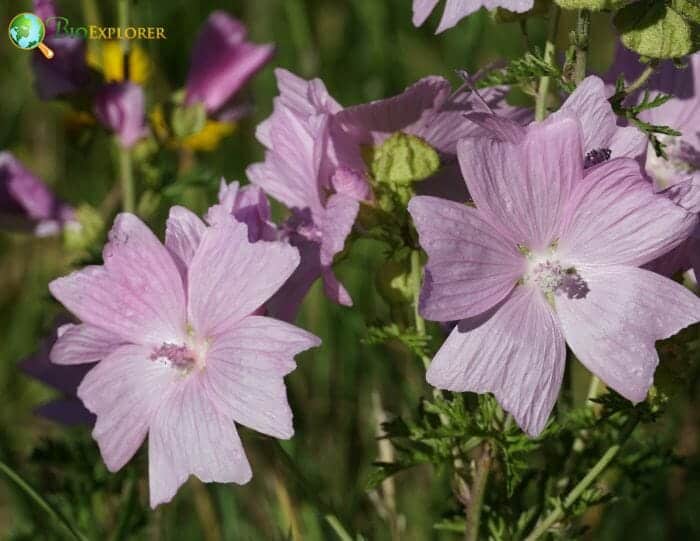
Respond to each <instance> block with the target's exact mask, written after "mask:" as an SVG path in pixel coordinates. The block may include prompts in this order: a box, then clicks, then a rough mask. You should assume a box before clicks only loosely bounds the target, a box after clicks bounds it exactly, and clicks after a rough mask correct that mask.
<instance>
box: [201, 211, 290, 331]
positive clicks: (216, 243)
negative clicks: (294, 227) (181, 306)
mask: <svg viewBox="0 0 700 541" xmlns="http://www.w3.org/2000/svg"><path fill="white" fill-rule="evenodd" d="M297 265H299V252H298V251H297V249H296V248H294V247H292V246H290V245H288V244H286V243H282V242H255V243H250V242H249V241H248V228H247V226H246V225H245V224H242V223H239V222H236V221H234V220H232V221H230V222H229V223H222V224H217V225H215V226H212V227H210V228H209V229H207V230H206V231H205V233H204V234H203V235H202V241H201V243H200V245H199V248H197V252H196V253H195V255H194V258H193V259H192V264H191V265H190V268H189V275H188V284H189V295H188V298H189V299H190V302H189V306H188V308H189V315H190V318H189V321H190V323H191V324H192V325H193V327H194V329H195V331H196V332H197V333H198V334H199V336H202V337H211V336H214V335H216V334H219V333H222V332H224V331H226V330H228V329H230V328H232V327H233V326H234V325H235V324H236V322H237V321H239V320H241V319H242V318H244V317H245V316H247V315H250V314H251V313H253V312H254V311H255V310H257V309H258V308H260V307H261V306H262V305H263V304H264V303H265V301H267V300H268V299H269V298H270V297H271V296H272V295H273V294H274V293H275V291H277V290H278V289H279V288H280V287H281V286H282V284H284V282H285V281H286V280H287V278H289V276H290V275H291V274H292V272H294V269H296V268H297Z"/></svg>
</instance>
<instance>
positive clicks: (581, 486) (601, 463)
mask: <svg viewBox="0 0 700 541" xmlns="http://www.w3.org/2000/svg"><path fill="white" fill-rule="evenodd" d="M638 422H639V418H638V417H636V416H633V417H630V418H629V419H628V420H627V422H626V423H625V425H624V426H623V427H622V430H621V431H620V437H619V439H618V442H617V443H616V444H615V445H613V446H612V447H610V448H609V449H608V450H607V451H606V452H605V454H604V455H603V456H602V457H601V458H600V460H598V462H596V464H595V465H594V466H593V467H592V468H591V469H590V470H589V471H588V473H587V474H586V476H585V477H584V478H583V479H581V481H579V483H578V484H577V485H576V486H575V487H574V488H573V490H572V491H571V492H569V494H568V495H567V496H566V498H565V499H564V501H563V502H562V504H561V505H560V506H558V507H557V508H556V509H555V510H554V511H552V512H551V513H550V514H549V515H547V517H545V518H544V520H542V521H540V523H539V525H538V526H537V527H536V528H535V529H534V530H533V532H532V533H531V534H530V535H529V536H528V537H527V538H526V539H525V541H535V540H536V539H539V538H540V537H542V536H543V535H544V534H545V533H547V531H548V530H549V529H550V528H551V527H552V526H553V525H554V524H556V523H557V522H559V521H560V520H561V519H562V518H563V517H564V512H565V511H566V510H567V509H569V508H570V507H571V506H572V505H573V504H574V503H576V500H578V499H579V498H580V497H581V494H583V493H584V492H585V491H586V489H587V488H588V487H589V486H591V485H592V484H593V482H594V481H595V480H596V479H597V478H598V476H599V475H600V474H601V473H603V472H604V471H605V469H606V468H607V467H608V466H609V465H610V463H611V462H612V461H613V460H614V459H615V457H616V456H617V455H618V453H619V452H620V450H621V449H622V446H623V445H624V444H625V442H626V441H627V439H628V438H629V437H630V435H631V434H632V432H633V431H634V429H635V427H636V426H637V423H638Z"/></svg>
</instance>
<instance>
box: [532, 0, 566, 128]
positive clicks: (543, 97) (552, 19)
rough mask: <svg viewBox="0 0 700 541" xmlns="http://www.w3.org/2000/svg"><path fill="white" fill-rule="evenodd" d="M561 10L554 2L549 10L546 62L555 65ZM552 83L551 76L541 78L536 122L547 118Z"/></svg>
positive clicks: (536, 107) (545, 48)
mask: <svg viewBox="0 0 700 541" xmlns="http://www.w3.org/2000/svg"><path fill="white" fill-rule="evenodd" d="M560 15H561V8H560V7H559V6H558V5H557V4H555V3H554V2H552V7H550V8H549V30H548V31H547V42H546V43H545V46H544V60H545V62H547V63H549V64H552V65H554V61H555V52H556V44H555V41H556V39H557V30H558V29H559V16H560ZM551 83H552V78H551V77H549V76H546V75H545V76H544V77H540V85H539V89H538V91H537V100H536V101H535V120H544V119H545V117H546V116H547V97H548V96H549V88H550V86H551Z"/></svg>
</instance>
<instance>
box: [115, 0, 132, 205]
mask: <svg viewBox="0 0 700 541" xmlns="http://www.w3.org/2000/svg"><path fill="white" fill-rule="evenodd" d="M118 20H119V26H120V27H121V28H126V27H128V26H129V23H130V21H131V3H130V0H119V4H118ZM120 46H121V50H122V56H123V60H122V66H123V70H124V73H123V80H124V81H128V80H129V76H130V74H129V51H130V48H131V45H130V43H129V40H128V39H125V38H122V39H121V41H120ZM117 149H118V150H117V152H118V153H119V182H120V186H121V191H122V209H123V210H124V212H134V208H135V206H136V204H135V197H134V168H133V164H132V159H131V151H130V150H129V149H128V148H124V147H123V146H121V145H120V144H119V142H118V141H117Z"/></svg>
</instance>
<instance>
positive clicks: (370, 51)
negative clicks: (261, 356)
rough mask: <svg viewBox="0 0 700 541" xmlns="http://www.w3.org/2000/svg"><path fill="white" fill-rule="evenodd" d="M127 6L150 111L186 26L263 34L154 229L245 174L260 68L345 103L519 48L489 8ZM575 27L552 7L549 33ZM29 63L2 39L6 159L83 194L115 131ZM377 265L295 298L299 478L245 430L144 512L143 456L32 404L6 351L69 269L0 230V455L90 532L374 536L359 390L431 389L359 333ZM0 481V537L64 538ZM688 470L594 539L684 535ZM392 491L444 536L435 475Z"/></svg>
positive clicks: (385, 1) (620, 511)
mask: <svg viewBox="0 0 700 541" xmlns="http://www.w3.org/2000/svg"><path fill="white" fill-rule="evenodd" d="M98 4H99V5H98ZM134 4H135V5H134V8H133V21H134V23H135V24H137V25H144V26H148V25H151V26H163V27H165V29H166V32H167V36H168V39H167V40H165V41H152V42H147V43H143V44H142V45H143V46H144V47H145V49H146V52H147V54H148V56H149V58H150V59H151V62H152V73H151V77H150V79H149V81H148V83H147V92H148V95H149V101H150V105H151V106H152V105H153V104H154V103H155V102H157V101H159V100H162V99H163V98H164V97H165V96H167V95H168V93H169V92H171V91H172V90H174V89H176V88H178V87H180V86H182V85H183V83H184V81H185V78H186V75H187V70H188V66H189V51H190V49H191V47H192V44H193V42H194V40H195V37H196V35H197V31H198V29H199V27H200V25H201V24H202V23H203V21H204V20H205V19H206V17H207V15H208V14H209V13H210V12H211V11H212V10H214V9H225V10H227V11H229V12H230V13H232V14H233V15H235V16H237V17H239V18H241V19H242V20H243V21H244V22H245V23H246V24H247V25H248V26H249V29H250V34H251V37H252V39H253V40H255V41H258V42H274V43H276V44H277V55H276V57H275V59H274V61H273V62H272V64H271V65H270V66H269V67H267V68H266V69H265V70H263V71H262V72H261V73H260V74H259V75H258V76H257V77H256V78H255V79H254V80H253V82H252V83H251V84H250V85H249V88H248V89H247V91H246V92H248V94H249V95H250V97H251V98H252V99H253V100H254V103H255V105H256V108H255V113H254V115H253V116H252V117H250V118H248V119H245V120H243V121H242V122H241V123H240V124H239V126H238V128H237V131H236V133H235V134H234V135H233V136H231V137H229V138H227V139H225V140H224V141H223V142H222V144H221V145H220V147H219V148H218V150H217V151H215V152H212V153H207V154H200V155H198V156H197V166H196V167H197V168H196V171H197V174H199V175H200V176H202V178H205V179H206V183H205V185H204V186H202V187H200V188H198V189H196V190H186V191H184V192H181V193H179V194H178V195H176V196H174V197H172V198H170V199H166V200H164V201H162V202H161V204H160V211H159V212H156V213H154V214H153V215H152V219H151V224H152V225H153V226H154V228H155V230H156V232H157V233H159V234H161V235H162V231H163V229H162V225H163V216H164V211H165V210H166V209H167V206H168V205H169V204H173V203H184V204H186V205H188V206H190V207H192V208H194V209H195V210H197V211H200V212H201V211H202V210H204V209H205V208H206V206H207V205H208V204H211V203H212V202H213V201H214V197H215V192H216V187H217V185H218V179H219V177H220V176H225V177H226V178H227V179H228V180H234V179H241V180H243V179H244V178H245V175H244V171H245V167H246V166H247V165H248V164H249V163H252V162H254V161H257V160H259V159H260V158H261V156H262V151H261V147H260V145H258V144H257V142H256V141H255V140H254V138H253V132H254V128H255V125H256V124H257V123H258V122H259V121H260V120H261V119H262V118H264V117H266V116H267V115H268V114H269V113H270V111H271V108H272V98H273V97H274V96H275V94H276V92H277V91H276V87H275V83H274V77H273V73H272V68H273V67H274V66H282V67H285V68H288V69H290V70H292V71H294V72H296V73H298V74H300V75H302V76H305V77H313V76H319V77H322V78H323V80H324V81H325V82H326V84H327V86H328V88H329V90H330V92H331V94H332V95H334V96H335V97H336V98H337V99H338V100H339V101H340V102H341V103H342V104H344V105H350V104H355V103H359V102H363V101H367V100H371V99H377V98H381V97H386V96H389V95H392V94H395V93H398V92H400V91H401V90H402V89H403V88H405V86H407V85H408V84H410V83H412V82H414V81H415V80H416V79H418V78H420V77H422V76H425V75H428V74H437V75H443V76H446V77H448V78H450V79H452V80H453V81H455V82H456V78H455V76H454V75H453V73H454V70H455V69H456V68H466V69H467V70H469V71H472V72H473V71H475V70H477V69H478V68H480V67H483V66H485V65H487V64H489V63H490V62H493V61H498V60H503V59H508V58H514V57H517V56H518V55H520V54H522V52H523V51H524V41H523V37H522V34H521V31H520V28H519V26H518V24H516V23H509V24H501V25H497V24H495V23H493V22H492V20H491V19H490V17H489V15H488V14H487V13H485V12H481V13H478V14H476V15H474V16H472V17H470V18H469V19H467V20H465V21H462V23H460V24H459V25H458V26H457V27H456V28H455V29H453V30H451V31H448V32H446V33H444V34H442V35H440V36H434V35H433V34H432V29H434V28H435V27H436V24H437V19H438V16H437V14H434V15H433V16H432V17H431V18H430V20H429V21H428V23H427V24H426V25H425V26H424V27H423V28H421V29H415V28H413V26H412V25H411V22H410V21H411V6H410V4H411V2H410V0H239V1H230V2H213V1H210V0H203V1H199V2H191V1H186V0H173V1H165V0H163V1H157V0H138V1H137V2H135V3H134ZM58 6H59V10H60V12H61V14H62V15H65V16H67V17H68V18H69V19H70V21H71V23H72V24H73V25H76V26H77V25H81V24H86V23H94V22H97V20H96V19H95V17H94V15H95V14H97V15H98V16H99V21H100V22H101V23H102V24H105V25H115V24H116V2H107V1H106V2H99V3H97V2H94V1H90V0H83V1H78V0H63V1H60V0H59V1H58ZM29 10H31V4H30V2H26V1H23V2H15V1H7V0H3V1H0V20H2V21H6V22H9V20H10V18H11V17H12V16H13V15H15V14H16V13H18V12H20V11H29ZM571 23H572V20H571V18H570V17H568V16H567V17H564V20H563V22H562V29H561V32H560V41H561V43H565V40H566V39H567V30H568V29H569V28H570V27H571ZM529 31H530V39H531V41H532V43H534V44H538V43H542V40H543V35H544V23H543V21H532V22H531V23H530V24H529ZM593 32H594V33H593V39H592V44H593V54H592V62H591V65H592V69H593V70H601V69H604V68H605V67H606V65H607V64H609V60H610V57H611V52H612V50H613V47H614V41H613V34H612V32H611V28H610V23H609V20H608V19H607V16H605V15H602V16H600V17H597V18H596V19H595V21H594V26H593ZM29 58H30V54H29V53H25V52H22V51H19V50H17V49H15V48H14V47H12V46H11V44H10V43H9V41H8V40H4V39H2V40H0V66H2V68H1V69H0V99H1V100H0V103H1V104H2V106H1V107H0V148H2V149H7V150H10V151H12V152H13V153H15V155H16V156H17V157H19V158H20V159H21V160H23V161H24V163H25V164H26V166H27V167H28V168H30V169H31V170H32V171H34V172H35V173H37V174H38V175H39V176H40V177H41V178H43V179H45V180H46V182H47V183H48V184H50V185H51V186H52V187H53V188H54V189H55V190H56V192H57V193H59V194H60V195H61V196H63V197H64V198H65V199H66V200H68V201H69V202H71V203H72V204H75V205H77V204H79V203H82V202H87V203H89V204H91V205H93V206H95V207H99V205H100V204H101V202H102V201H103V199H104V198H105V197H106V196H107V195H108V194H109V193H110V190H111V188H112V187H113V186H114V184H115V182H116V168H115V156H114V155H113V151H112V148H113V145H112V143H111V140H110V138H109V137H108V136H107V135H105V134H103V133H100V132H99V130H93V129H87V130H77V131H76V130H75V129H74V128H73V126H72V124H71V122H70V119H71V118H72V115H71V107H70V106H69V105H68V104H66V103H64V102H57V101H54V102H42V101H40V100H39V99H38V98H37V95H36V93H35V91H34V89H33V86H32V77H33V75H32V71H31V69H30V66H29ZM165 166H168V167H170V168H172V171H173V175H174V176H175V178H174V180H175V181H176V182H178V181H179V176H178V175H179V172H178V167H177V164H176V163H169V164H165ZM143 185H144V180H143V179H142V178H141V177H140V176H139V175H138V174H137V186H140V187H141V189H143ZM105 219H106V220H108V221H109V220H111V216H105ZM380 260H381V256H380V249H379V247H377V246H376V245H374V244H372V243H370V242H362V241H361V242H358V243H357V244H356V245H355V246H353V248H352V250H351V253H350V254H349V257H347V258H346V259H345V261H344V262H343V263H341V264H340V265H339V274H340V276H341V278H342V279H343V281H344V282H345V283H347V284H348V287H349V290H350V292H351V294H352V296H353V298H354V299H355V301H356V309H353V310H349V309H346V308H340V307H337V306H335V305H333V304H331V303H329V302H328V301H327V300H326V299H325V298H324V296H323V294H322V292H321V291H320V288H319V287H318V284H317V286H316V287H315V288H314V289H313V291H312V292H311V294H310V295H309V297H308V299H307V301H306V302H305V304H304V307H303V311H302V314H301V316H300V320H299V321H300V324H301V325H302V326H304V327H305V328H308V329H310V330H311V331H313V332H314V333H316V334H318V335H319V336H321V337H322V338H323V346H322V347H321V348H319V349H317V350H315V351H312V352H310V353H307V354H304V355H302V356H301V357H300V359H299V360H300V363H299V368H298V369H297V370H296V371H295V372H293V373H292V374H291V375H290V376H289V377H288V378H287V381H288V385H289V394H290V401H291V403H292V407H293V410H294V412H295V426H296V435H295V437H294V438H293V439H292V440H291V441H289V442H283V443H282V446H283V447H284V449H285V450H286V451H287V452H288V453H289V455H290V456H292V457H293V458H294V461H295V463H296V465H297V468H298V473H299V475H300V476H303V478H304V481H303V482H298V478H299V476H298V475H297V474H295V473H293V472H292V471H291V470H290V468H289V467H288V465H286V464H285V462H284V460H282V459H281V458H280V457H281V456H283V455H282V454H281V453H280V451H279V448H278V447H277V444H276V443H275V442H274V441H273V440H271V439H268V438H263V437H260V436H258V435H256V434H254V433H253V432H252V431H249V430H246V429H241V432H242V436H243V440H244V444H245V447H246V449H247V451H248V455H249V458H250V460H251V462H252V465H253V471H254V477H253V480H252V481H251V482H250V483H249V484H248V485H246V486H243V487H239V486H235V485H215V484H212V485H207V486H204V485H202V484H201V483H199V482H196V481H190V482H189V483H188V484H187V485H185V486H184V487H183V488H182V489H181V490H180V492H179V494H178V496H177V497H176V499H175V500H174V502H173V503H171V504H169V505H166V506H162V507H161V508H159V509H158V510H157V511H155V512H154V513H150V512H146V511H144V507H145V501H146V494H147V484H146V479H145V477H146V476H145V471H146V469H145V450H142V452H141V453H140V454H139V456H138V458H137V459H136V460H135V461H134V462H133V463H132V465H131V466H129V467H128V468H127V470H126V471H125V472H123V473H121V474H119V475H117V476H112V475H109V474H108V473H107V472H106V470H105V469H104V467H103V466H102V465H101V462H100V460H99V456H98V453H97V450H96V446H95V445H94V443H93V442H92V441H91V439H90V436H89V431H88V430H87V429H82V428H73V429H65V428H62V427H59V426H56V425H54V424H51V423H49V422H47V421H45V420H42V419H40V418H38V417H36V416H35V415H34V414H33V409H34V408H35V407H36V406H37V405H39V404H41V403H42V402H44V401H46V400H47V399H48V398H49V397H50V396H51V395H52V391H50V390H49V389H48V388H47V387H45V386H43V385H41V384H39V383H36V382H34V381H32V380H30V379H28V378H27V377H26V376H24V375H23V374H22V373H21V372H20V371H19V370H18V369H17V367H16V364H17V362H18V361H20V360H21V359H23V358H24V357H26V356H27V355H28V354H30V353H32V352H33V351H34V350H36V348H37V346H38V344H39V342H40V340H41V338H42V336H45V335H46V334H47V332H49V330H50V328H51V324H52V321H53V318H54V316H55V315H56V314H57V313H58V307H57V306H56V305H55V304H54V303H53V302H52V301H51V299H50V297H49V296H48V292H47V289H46V285H47V283H48V282H49V281H50V280H51V279H53V278H54V277H56V276H59V275H61V274H65V273H66V272H67V271H68V269H69V264H68V262H67V257H66V254H65V253H64V252H63V248H62V245H61V243H60V241H59V240H58V239H34V238H31V237H29V236H23V235H17V234H5V233H3V234H0V459H2V460H4V461H6V462H7V463H9V464H10V465H12V466H13V467H14V468H16V469H17V470H18V471H19V472H21V473H22V475H23V476H24V477H25V478H26V479H28V480H29V481H30V482H31V483H32V484H34V486H37V487H38V488H39V489H40V491H41V492H42V494H44V495H45V496H46V497H47V498H48V499H49V500H50V501H51V502H52V503H53V504H55V505H56V506H57V507H58V508H60V509H61V510H62V511H63V512H64V513H65V514H66V515H68V516H69V517H70V520H71V521H72V522H74V523H75V524H77V525H78V526H79V527H80V528H81V529H82V530H83V531H84V532H85V533H86V534H87V535H88V537H89V538H90V539H97V538H107V539H199V538H202V539H207V540H212V541H213V540H217V539H227V540H247V539H251V540H257V539H284V538H288V537H289V536H292V537H294V538H295V539H332V538H333V535H334V534H333V533H332V530H331V528H330V526H329V524H328V522H327V521H326V520H324V513H325V510H327V509H333V510H334V512H335V513H336V514H337V515H338V517H339V518H340V519H341V520H342V522H343V523H344V524H346V525H347V526H348V529H350V530H352V531H353V532H361V533H362V534H363V535H364V536H365V537H366V538H367V539H380V540H381V539H389V538H390V533H389V529H388V526H387V523H386V522H385V521H384V520H383V519H382V518H381V517H380V516H379V514H378V513H377V510H376V508H375V507H374V505H373V504H372V501H371V498H370V497H369V496H368V494H367V493H366V492H365V490H364V485H365V481H366V477H367V474H368V473H369V471H370V468H371V462H372V461H373V460H375V459H376V457H377V453H378V446H377V441H376V439H375V435H376V430H377V414H378V410H377V408H376V407H375V406H374V405H373V397H380V401H381V404H382V407H383V410H385V411H386V412H387V414H388V415H394V414H401V415H409V416H410V415H411V413H412V411H413V408H415V405H416V404H417V403H418V400H419V398H420V397H421V396H423V395H425V394H426V393H427V392H429V390H428V388H427V386H426V385H425V383H424V379H423V370H422V368H421V367H420V366H419V362H417V361H416V360H415V359H413V358H411V357H410V356H409V355H407V354H406V353H405V352H403V351H401V350H399V349H391V348H379V347H370V346H365V345H363V344H362V343H361V339H362V338H363V336H364V335H365V332H366V323H365V322H366V321H372V320H373V319H376V318H377V317H379V316H381V315H382V314H385V313H386V307H385V306H384V305H383V303H382V302H381V301H379V300H377V297H376V294H375V292H374V289H373V287H372V280H373V275H374V270H375V269H376V268H377V266H378V264H379V262H380ZM574 377H575V380H576V381H578V382H580V383H579V384H578V386H575V387H574V393H575V394H577V393H578V395H580V393H581V392H583V393H585V385H586V381H585V377H586V374H585V373H583V371H582V370H580V369H574ZM581 389H583V390H581ZM578 395H577V396H578ZM695 400H696V399H694V398H693V396H692V394H691V395H689V396H687V397H683V398H681V399H679V400H677V401H675V402H674V406H673V409H672V411H671V412H670V413H669V414H668V415H667V417H666V418H665V421H664V424H663V426H660V427H658V437H659V439H660V440H661V441H674V440H679V441H680V442H681V443H680V445H681V446H683V449H681V450H682V451H683V452H685V453H686V454H689V455H691V456H693V455H694V453H696V452H697V445H698V434H697V429H698V427H697V421H696V420H695V419H694V417H693V415H690V413H689V412H692V411H693V407H694V404H696V402H695ZM679 435H680V436H681V437H680V438H679ZM0 479H2V480H3V482H0V538H3V539H4V538H7V539H60V538H62V537H63V534H62V533H61V532H60V531H59V530H56V529H55V524H54V523H52V522H50V521H48V520H47V517H46V515H45V514H44V513H43V512H42V511H41V510H39V509H38V508H37V507H36V506H35V505H33V504H32V503H31V502H30V501H28V500H27V499H26V497H24V496H23V495H22V494H20V493H18V492H17V491H16V490H14V489H13V487H12V486H11V485H9V484H5V483H4V478H0ZM699 479H700V478H699V477H698V475H697V473H695V470H693V469H692V468H691V469H686V470H682V471H680V470H673V469H668V470H664V473H663V474H657V475H655V476H652V477H651V478H650V479H649V480H648V487H647V488H645V489H644V490H643V491H640V492H638V493H637V492H629V491H628V492H626V493H624V494H623V495H622V496H623V497H622V498H621V499H620V500H618V501H615V502H613V503H611V504H609V505H608V506H607V507H606V509H605V511H602V510H601V511H600V513H599V515H600V516H596V514H592V515H591V516H589V517H587V519H586V520H588V521H590V522H595V523H596V524H602V527H601V529H600V530H599V531H598V532H597V533H596V534H595V535H593V536H590V539H650V540H651V539H663V538H668V539H694V538H700V525H699V524H698V518H697V516H696V513H695V511H696V510H697V508H698V504H700V486H699V485H698V482H699ZM132 487H133V490H132ZM679 487H680V488H679ZM396 490H397V507H398V509H399V511H400V513H401V514H402V515H403V517H404V520H405V523H406V528H405V530H404V534H403V538H404V539H411V540H422V539H443V538H444V539H455V538H457V536H455V534H451V533H445V532H439V531H437V530H434V529H433V524H434V523H435V522H436V521H438V520H439V519H440V517H441V516H443V515H444V514H446V513H449V512H451V511H454V510H455V509H456V508H457V504H456V501H455V500H454V498H453V496H452V493H451V489H450V486H449V477H448V476H447V475H446V474H444V473H441V472H439V471H433V470H432V469H430V468H418V469H416V470H414V471H411V472H407V473H404V474H401V475H400V476H398V478H397V479H396ZM679 491H680V492H679ZM100 493H103V494H104V497H103V496H100Z"/></svg>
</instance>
